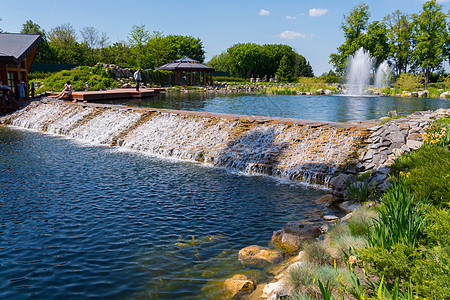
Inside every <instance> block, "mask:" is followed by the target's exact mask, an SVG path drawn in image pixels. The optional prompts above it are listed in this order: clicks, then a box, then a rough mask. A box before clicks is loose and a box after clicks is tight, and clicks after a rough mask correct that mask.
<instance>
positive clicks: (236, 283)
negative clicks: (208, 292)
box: [224, 274, 255, 298]
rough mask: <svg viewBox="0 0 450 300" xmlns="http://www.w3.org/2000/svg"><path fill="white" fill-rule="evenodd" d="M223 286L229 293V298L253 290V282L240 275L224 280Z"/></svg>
mask: <svg viewBox="0 0 450 300" xmlns="http://www.w3.org/2000/svg"><path fill="white" fill-rule="evenodd" d="M224 285H225V288H226V289H227V290H229V291H230V292H231V298H234V297H237V296H241V295H242V294H247V293H250V292H252V291H253V290H254V289H255V284H254V283H253V281H251V280H249V279H248V278H247V276H245V275H242V274H237V275H234V276H233V278H229V279H227V280H225V283H224Z"/></svg>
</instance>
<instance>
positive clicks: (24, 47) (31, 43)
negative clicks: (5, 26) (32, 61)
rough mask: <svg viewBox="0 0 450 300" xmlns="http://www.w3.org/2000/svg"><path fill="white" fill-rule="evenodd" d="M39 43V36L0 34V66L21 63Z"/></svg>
mask: <svg viewBox="0 0 450 300" xmlns="http://www.w3.org/2000/svg"><path fill="white" fill-rule="evenodd" d="M40 42H41V36H40V35H35V34H19V33H0V64H9V63H13V64H19V63H21V62H22V61H23V60H24V59H25V58H26V57H27V56H28V54H30V52H31V51H33V49H34V48H35V47H37V46H38V45H39V43H40Z"/></svg>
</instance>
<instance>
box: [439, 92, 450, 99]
mask: <svg viewBox="0 0 450 300" xmlns="http://www.w3.org/2000/svg"><path fill="white" fill-rule="evenodd" d="M439 98H441V99H445V98H450V91H447V92H443V93H442V94H441V95H440V96H439Z"/></svg>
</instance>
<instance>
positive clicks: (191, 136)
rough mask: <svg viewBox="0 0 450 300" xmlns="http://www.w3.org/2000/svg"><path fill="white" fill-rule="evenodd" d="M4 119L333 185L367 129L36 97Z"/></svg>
mask: <svg viewBox="0 0 450 300" xmlns="http://www.w3.org/2000/svg"><path fill="white" fill-rule="evenodd" d="M2 123H3V124H7V125H11V126H15V127H20V128H25V129H30V130H35V131H40V132H45V133H50V134H56V135H62V136H66V137H69V138H72V139H76V140H79V141H82V142H86V143H91V144H97V145H107V146H112V147H121V148H122V149H125V150H133V151H139V152H142V153H144V154H148V155H152V156H158V157H163V158H175V159H180V160H186V161H191V162H197V163H202V164H208V165H212V166H215V167H223V168H227V169H230V170H233V171H238V172H243V173H247V174H263V175H269V176H274V177H278V178H283V179H288V180H292V181H296V182H302V183H306V184H309V185H317V186H322V187H328V183H329V180H330V178H331V177H333V176H335V175H336V174H337V173H338V172H339V171H340V170H343V169H345V168H346V167H347V166H348V164H349V163H350V164H352V163H353V164H354V163H355V159H356V158H357V151H358V149H360V148H361V147H364V146H365V144H364V140H365V139H366V137H367V136H368V134H369V133H370V131H369V130H368V129H367V128H366V126H363V125H360V124H345V123H330V122H316V121H308V120H297V119H286V118H272V117H256V116H242V115H228V114H216V113H205V112H188V111H176V110H167V109H151V108H141V107H126V106H118V105H102V104H85V103H71V102H62V101H41V102H33V103H32V104H30V105H29V106H27V107H26V108H24V109H22V110H20V111H17V112H15V113H14V114H12V115H10V116H7V117H4V118H3V119H2Z"/></svg>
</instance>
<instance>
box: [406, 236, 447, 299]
mask: <svg viewBox="0 0 450 300" xmlns="http://www.w3.org/2000/svg"><path fill="white" fill-rule="evenodd" d="M423 252H424V253H423V257H422V258H421V259H418V260H416V261H415V262H414V264H413V269H412V275H411V277H412V282H413V283H414V284H415V287H416V290H417V291H418V292H420V293H421V294H422V295H423V296H424V297H426V298H431V299H449V298H450V288H449V287H450V245H448V244H447V247H441V246H437V247H434V248H432V249H424V250H423Z"/></svg>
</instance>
